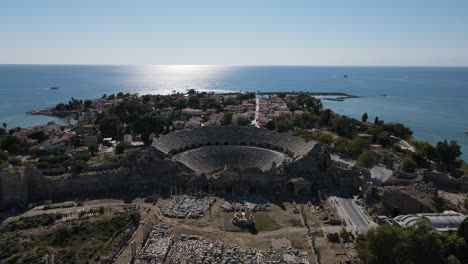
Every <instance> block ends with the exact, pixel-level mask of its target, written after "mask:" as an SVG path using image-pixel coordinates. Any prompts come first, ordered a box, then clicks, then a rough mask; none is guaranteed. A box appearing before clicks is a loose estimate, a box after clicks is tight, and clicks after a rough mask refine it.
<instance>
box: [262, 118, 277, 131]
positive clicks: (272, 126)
mask: <svg viewBox="0 0 468 264" xmlns="http://www.w3.org/2000/svg"><path fill="white" fill-rule="evenodd" d="M265 127H266V128H267V129H268V130H275V128H276V124H275V120H270V121H268V122H267V123H266V124H265Z"/></svg>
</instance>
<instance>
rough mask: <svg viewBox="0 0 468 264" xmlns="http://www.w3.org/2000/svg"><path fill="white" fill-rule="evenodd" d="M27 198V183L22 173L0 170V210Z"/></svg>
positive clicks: (25, 200) (22, 201) (23, 201)
mask: <svg viewBox="0 0 468 264" xmlns="http://www.w3.org/2000/svg"><path fill="white" fill-rule="evenodd" d="M27 200H28V191H27V184H26V181H25V178H24V175H23V173H3V172H0V210H2V209H5V208H7V207H10V206H15V205H17V204H19V203H25V202H27Z"/></svg>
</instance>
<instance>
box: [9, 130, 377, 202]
mask: <svg viewBox="0 0 468 264" xmlns="http://www.w3.org/2000/svg"><path fill="white" fill-rule="evenodd" d="M111 165H112V166H111V167H109V168H107V167H108V166H107V165H106V167H105V168H100V167H99V166H98V167H99V168H98V167H89V168H86V170H85V171H84V172H82V173H80V174H79V175H73V177H51V176H47V175H44V173H43V171H41V170H39V169H37V168H34V167H32V166H28V167H26V168H25V169H24V171H22V172H18V173H0V174H1V175H0V176H1V177H0V208H3V207H8V206H10V205H14V204H17V203H20V202H23V203H24V202H30V201H38V200H44V199H54V200H62V199H76V198H78V197H94V196H95V197H109V196H118V195H131V194H137V195H141V194H143V193H160V194H174V192H177V193H178V194H180V193H198V192H208V193H216V194H220V195H222V194H249V193H310V192H313V191H315V190H317V189H321V190H326V189H328V190H337V189H340V190H343V191H350V192H355V193H357V192H359V190H362V188H363V187H365V186H366V184H367V183H370V174H369V172H368V171H366V170H361V169H358V168H356V167H350V166H348V165H346V164H342V163H339V162H337V161H334V160H332V159H331V157H330V154H329V153H328V147H326V146H324V145H322V144H319V143H317V142H313V141H310V142H305V141H304V140H303V139H301V138H299V137H294V136H293V135H291V134H289V133H276V132H274V131H270V130H266V129H263V128H251V127H237V126H223V127H219V126H218V127H202V128H197V129H190V130H180V131H176V132H173V133H169V134H167V135H164V136H161V137H159V138H158V139H156V140H155V141H154V144H153V147H150V148H142V149H134V150H132V151H128V152H127V155H126V159H125V160H122V161H121V162H120V163H116V164H111ZM101 167H102V166H101Z"/></svg>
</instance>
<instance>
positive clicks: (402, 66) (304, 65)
mask: <svg viewBox="0 0 468 264" xmlns="http://www.w3.org/2000/svg"><path fill="white" fill-rule="evenodd" d="M0 65H3V66H4V65H11V66H14V65H25V66H26V65H31V66H32V65H37V66H135V67H143V66H205V67H388V68H392V67H393V68H405V67H406V68H468V64H467V65H346V64H344V65H320V64H118V63H117V64H100V63H91V64H85V63H75V64H72V63H0Z"/></svg>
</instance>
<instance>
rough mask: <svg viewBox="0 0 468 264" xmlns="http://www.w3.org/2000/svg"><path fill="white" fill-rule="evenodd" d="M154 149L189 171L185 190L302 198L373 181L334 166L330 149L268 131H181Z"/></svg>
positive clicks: (162, 139)
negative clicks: (285, 194)
mask: <svg viewBox="0 0 468 264" xmlns="http://www.w3.org/2000/svg"><path fill="white" fill-rule="evenodd" d="M154 147H155V149H157V150H158V151H159V152H160V153H161V156H162V157H163V159H165V160H170V161H172V162H176V163H179V164H181V165H183V167H184V168H186V171H187V172H186V173H187V174H188V175H191V176H188V177H186V178H187V183H186V184H184V185H183V186H184V188H185V189H190V187H193V186H199V188H197V187H196V188H195V190H205V191H210V192H226V193H230V192H233V193H243V192H244V193H245V192H272V191H274V192H294V193H297V192H311V191H313V190H315V189H316V188H319V187H323V188H330V187H334V188H341V187H345V188H349V189H357V188H359V186H360V185H361V184H362V183H363V182H364V181H366V179H367V177H360V176H362V174H363V172H362V171H356V170H355V169H352V168H348V167H343V164H337V163H336V162H334V161H332V160H331V158H330V155H329V153H328V149H327V147H325V146H323V145H321V144H318V143H317V142H315V141H309V142H306V141H304V140H303V139H302V138H299V137H295V136H293V135H291V134H290V133H277V132H274V131H270V130H267V129H264V128H253V127H238V126H223V127H219V126H218V127H202V128H196V129H187V130H180V131H177V132H173V133H170V134H168V135H165V136H162V137H160V138H159V139H157V140H156V141H155V142H154ZM365 176H366V175H365ZM178 185H180V184H178Z"/></svg>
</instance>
